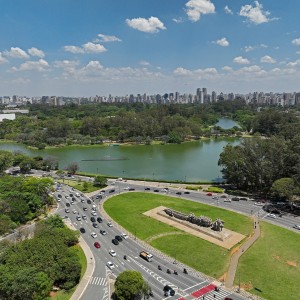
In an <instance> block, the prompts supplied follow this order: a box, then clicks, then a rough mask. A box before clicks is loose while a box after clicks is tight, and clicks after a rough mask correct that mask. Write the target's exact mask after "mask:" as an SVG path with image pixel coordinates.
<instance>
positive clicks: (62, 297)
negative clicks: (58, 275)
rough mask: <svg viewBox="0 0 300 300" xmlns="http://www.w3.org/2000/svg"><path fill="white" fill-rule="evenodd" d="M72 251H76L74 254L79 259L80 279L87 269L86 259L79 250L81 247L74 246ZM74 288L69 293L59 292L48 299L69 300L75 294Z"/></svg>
mask: <svg viewBox="0 0 300 300" xmlns="http://www.w3.org/2000/svg"><path fill="white" fill-rule="evenodd" d="M73 249H74V250H75V251H76V253H77V255H78V257H79V261H80V264H81V274H80V279H81V278H82V276H83V275H84V273H85V270H86V267H87V261H86V257H85V255H84V252H83V250H82V249H81V247H80V246H79V245H75V246H74V247H73ZM76 287H77V286H75V287H74V288H72V289H71V290H69V291H59V292H57V293H56V294H55V295H53V296H52V297H51V298H50V299H51V300H69V299H70V298H71V297H72V295H73V293H74V292H75V290H76Z"/></svg>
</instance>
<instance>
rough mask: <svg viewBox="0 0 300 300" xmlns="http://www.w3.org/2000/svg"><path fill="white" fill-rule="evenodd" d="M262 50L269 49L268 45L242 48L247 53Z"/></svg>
mask: <svg viewBox="0 0 300 300" xmlns="http://www.w3.org/2000/svg"><path fill="white" fill-rule="evenodd" d="M260 48H268V46H267V45H265V44H260V45H255V46H245V47H244V48H242V49H243V50H244V51H245V52H250V51H254V50H256V49H260Z"/></svg>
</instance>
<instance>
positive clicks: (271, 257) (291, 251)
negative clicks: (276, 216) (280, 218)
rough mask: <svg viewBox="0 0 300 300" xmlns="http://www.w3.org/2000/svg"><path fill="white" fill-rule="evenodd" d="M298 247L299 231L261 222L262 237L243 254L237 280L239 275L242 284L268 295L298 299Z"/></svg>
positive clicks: (265, 296) (274, 298)
mask: <svg viewBox="0 0 300 300" xmlns="http://www.w3.org/2000/svg"><path fill="white" fill-rule="evenodd" d="M299 249H300V235H299V234H298V233H295V232H292V231H290V230H287V229H285V228H282V227H279V226H275V225H271V224H269V223H266V222H261V237H260V238H259V240H258V241H257V242H256V243H255V244H254V245H253V246H252V247H251V248H250V249H249V250H248V251H247V252H246V253H245V254H244V255H243V256H242V257H241V259H240V261H239V265H238V271H237V273H236V274H237V276H236V278H235V283H236V284H238V281H239V278H240V281H241V286H242V287H243V286H248V287H249V291H250V292H251V293H254V294H257V295H259V296H261V297H262V298H265V299H272V300H279V299H289V300H296V299H299V295H300V292H299V286H300V252H299ZM238 274H239V275H238ZM255 288H256V289H255ZM259 290H261V292H260V291H259Z"/></svg>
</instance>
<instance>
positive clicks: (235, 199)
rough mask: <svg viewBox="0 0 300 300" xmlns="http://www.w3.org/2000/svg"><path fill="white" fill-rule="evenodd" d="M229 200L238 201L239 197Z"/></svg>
mask: <svg viewBox="0 0 300 300" xmlns="http://www.w3.org/2000/svg"><path fill="white" fill-rule="evenodd" d="M231 200H232V201H240V198H239V197H232V198H231Z"/></svg>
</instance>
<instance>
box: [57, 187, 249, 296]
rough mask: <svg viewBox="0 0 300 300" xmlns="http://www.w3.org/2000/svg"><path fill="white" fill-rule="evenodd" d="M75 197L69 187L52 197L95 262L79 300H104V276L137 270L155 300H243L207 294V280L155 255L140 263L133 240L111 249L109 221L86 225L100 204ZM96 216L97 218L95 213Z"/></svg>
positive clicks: (114, 230) (112, 229) (112, 231)
mask: <svg viewBox="0 0 300 300" xmlns="http://www.w3.org/2000/svg"><path fill="white" fill-rule="evenodd" d="M120 188H121V186H120ZM111 189H112V188H109V189H108V190H107V191H106V193H105V194H106V195H107V194H109V195H114V194H115V193H116V192H113V193H109V190H111ZM114 189H115V188H114ZM115 190H116V189H115ZM75 193H76V191H72V190H70V188H69V187H67V186H63V187H62V188H61V190H60V191H58V192H56V193H55V196H56V197H57V196H58V194H61V195H62V198H61V201H60V202H59V208H58V210H57V212H58V213H59V214H60V215H61V216H62V217H64V216H65V215H67V216H68V218H67V220H68V222H71V223H72V224H73V226H74V227H75V228H77V229H80V228H84V229H85V230H86V232H85V233H83V234H81V236H82V238H83V239H84V240H85V241H86V243H87V244H88V245H89V246H90V248H91V250H92V252H93V256H94V259H95V270H94V273H93V274H92V275H91V277H90V278H89V283H88V285H87V287H86V289H85V291H84V293H83V296H82V297H81V299H86V300H96V299H97V300H106V299H107V300H108V299H109V291H108V284H107V283H108V275H109V274H111V273H112V274H113V275H115V276H117V275H118V274H119V273H120V272H122V271H124V270H128V269H129V270H130V269H131V270H137V271H139V272H141V273H142V275H143V277H144V279H145V280H146V281H147V282H148V283H149V285H150V286H151V288H152V291H153V294H154V298H155V299H169V298H170V299H186V300H188V299H195V297H192V296H191V294H192V293H196V294H194V295H202V294H203V293H204V295H205V299H208V300H209V299H219V300H220V299H224V298H225V297H227V296H229V297H230V298H232V299H234V300H241V299H244V298H243V297H241V296H240V295H236V294H233V293H232V292H231V291H227V290H224V289H222V288H221V290H220V291H219V292H214V291H213V290H211V289H212V288H213V286H212V285H211V284H212V282H211V280H207V278H199V277H198V276H195V275H196V274H194V273H193V272H192V271H191V270H189V269H188V270H189V274H183V272H182V270H183V269H182V267H179V266H178V265H177V264H174V261H173V260H170V259H165V257H164V256H163V255H159V254H158V255H157V254H155V253H153V254H154V259H153V261H152V262H147V261H145V260H143V259H142V258H140V257H139V252H140V251H141V250H144V248H143V247H142V246H141V245H140V244H139V243H138V242H137V241H135V240H134V237H129V238H127V239H124V240H123V241H122V242H120V244H119V245H113V244H112V238H113V237H115V235H119V234H120V231H119V230H118V229H117V227H116V226H113V227H109V226H108V225H107V223H108V221H109V220H107V219H104V218H103V216H102V219H103V223H100V224H99V223H98V226H99V227H98V228H94V227H93V226H92V222H91V221H90V218H91V212H92V205H93V204H94V203H96V205H97V204H98V201H100V200H98V199H97V200H94V201H95V202H91V204H88V203H87V200H88V199H87V198H86V197H85V196H79V197H76V196H75ZM70 194H73V196H74V198H75V199H76V201H74V204H70V207H68V208H69V209H70V212H69V213H66V212H65V209H66V203H67V202H68V203H70V198H71V197H70ZM65 196H68V199H66V198H65ZM81 201H84V202H81ZM84 207H86V208H87V211H84V210H83V208H84ZM73 210H76V213H72V211H73ZM82 215H86V216H87V220H81V221H78V220H77V219H76V217H77V216H81V217H82ZM97 216H100V214H99V212H98V211H97ZM113 225H114V224H113ZM100 229H102V230H105V231H106V232H107V234H106V235H101V234H100V232H99V231H100ZM92 232H95V233H96V234H97V238H95V239H94V238H92V237H91V233H92ZM95 241H98V242H99V243H100V244H101V248H100V249H96V248H95V247H94V245H93V244H94V242H95ZM109 250H114V251H115V252H116V254H117V255H116V256H115V257H112V256H111V255H110V254H109ZM124 255H126V256H127V259H126V260H125V259H124V258H123V257H124ZM108 261H111V262H113V264H114V268H113V269H112V270H110V269H108V268H107V267H106V264H107V262H108ZM158 265H160V266H161V267H162V270H161V271H160V270H158ZM167 269H170V270H174V269H176V270H177V271H178V275H175V274H173V273H172V274H168V273H167ZM167 284H168V285H169V286H171V287H172V288H173V289H174V290H175V292H176V294H175V296H173V297H166V298H164V296H163V287H164V286H165V285H167ZM214 294H215V297H214Z"/></svg>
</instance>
